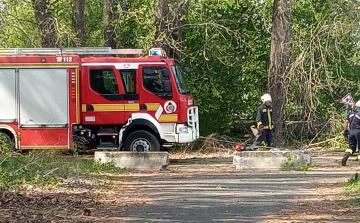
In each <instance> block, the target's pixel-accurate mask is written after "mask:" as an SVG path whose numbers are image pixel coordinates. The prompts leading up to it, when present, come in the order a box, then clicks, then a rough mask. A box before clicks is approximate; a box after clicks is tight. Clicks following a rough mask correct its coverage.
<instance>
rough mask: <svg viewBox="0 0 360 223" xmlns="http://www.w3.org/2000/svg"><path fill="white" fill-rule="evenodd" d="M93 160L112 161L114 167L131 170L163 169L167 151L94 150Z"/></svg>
mask: <svg viewBox="0 0 360 223" xmlns="http://www.w3.org/2000/svg"><path fill="white" fill-rule="evenodd" d="M95 160H98V161H100V162H101V163H108V162H112V163H114V164H115V166H116V167H120V168H127V169H132V170H163V169H166V167H167V166H168V165H169V154H168V153H167V152H144V153H135V152H122V151H96V152H95Z"/></svg>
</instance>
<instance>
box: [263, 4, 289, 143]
mask: <svg viewBox="0 0 360 223" xmlns="http://www.w3.org/2000/svg"><path fill="white" fill-rule="evenodd" d="M292 5H293V0H274V10H273V21H272V31H271V49H270V66H269V81H268V88H269V93H270V95H271V96H272V101H273V119H274V122H275V137H276V141H277V144H278V145H283V143H284V132H283V123H284V115H285V103H286V92H285V84H286V83H285V81H286V77H287V76H288V70H289V69H288V68H289V64H290V56H291V52H290V50H291V46H290V37H291V8H292Z"/></svg>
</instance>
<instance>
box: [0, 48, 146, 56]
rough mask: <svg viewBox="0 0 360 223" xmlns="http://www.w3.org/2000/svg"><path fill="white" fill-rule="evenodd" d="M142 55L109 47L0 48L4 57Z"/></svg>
mask: <svg viewBox="0 0 360 223" xmlns="http://www.w3.org/2000/svg"><path fill="white" fill-rule="evenodd" d="M136 54H143V51H142V50H141V49H112V48H111V47H79V48H0V56H4V55H136Z"/></svg>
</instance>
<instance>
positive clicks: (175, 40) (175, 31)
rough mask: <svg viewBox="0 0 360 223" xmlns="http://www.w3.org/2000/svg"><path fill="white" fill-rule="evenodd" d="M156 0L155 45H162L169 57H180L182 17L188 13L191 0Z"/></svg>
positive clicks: (182, 34)
mask: <svg viewBox="0 0 360 223" xmlns="http://www.w3.org/2000/svg"><path fill="white" fill-rule="evenodd" d="M171 4H172V9H171V10H170V1H169V0H156V6H155V7H156V16H155V28H156V30H155V40H154V43H153V45H154V47H161V48H163V49H164V50H165V52H166V53H167V55H168V56H169V57H173V58H179V57H180V53H181V51H182V49H183V43H182V41H183V36H184V33H183V29H182V28H181V25H182V23H183V20H182V18H183V17H184V16H186V15H187V11H188V7H189V0H177V1H171Z"/></svg>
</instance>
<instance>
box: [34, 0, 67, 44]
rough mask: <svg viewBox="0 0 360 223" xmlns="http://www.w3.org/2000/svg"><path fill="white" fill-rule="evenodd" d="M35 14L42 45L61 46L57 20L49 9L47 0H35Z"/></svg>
mask: <svg viewBox="0 0 360 223" xmlns="http://www.w3.org/2000/svg"><path fill="white" fill-rule="evenodd" d="M32 3H33V7H34V14H35V19H36V24H37V27H38V29H39V31H40V38H41V46H42V47H59V46H60V43H59V38H58V36H57V32H56V21H55V19H54V17H53V16H52V14H51V11H50V9H49V3H48V2H47V1H46V0H33V1H32Z"/></svg>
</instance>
